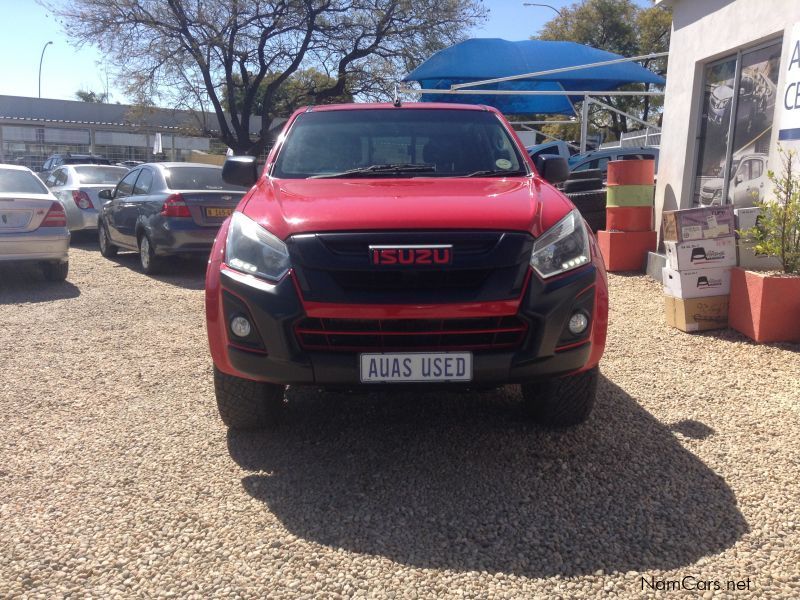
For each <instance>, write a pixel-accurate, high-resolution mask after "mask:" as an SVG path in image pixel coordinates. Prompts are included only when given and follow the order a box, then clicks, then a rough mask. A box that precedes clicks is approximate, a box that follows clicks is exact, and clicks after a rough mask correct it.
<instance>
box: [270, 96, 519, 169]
mask: <svg viewBox="0 0 800 600" xmlns="http://www.w3.org/2000/svg"><path fill="white" fill-rule="evenodd" d="M526 173H527V169H526V167H525V162H524V161H523V159H522V157H521V154H520V152H519V150H518V149H517V147H516V144H515V143H514V141H513V140H512V138H511V136H510V135H509V134H508V132H507V131H506V129H505V127H503V124H502V123H501V121H500V119H498V118H497V116H496V115H495V114H494V113H492V112H488V111H476V110H458V109H453V110H446V109H416V108H414V109H411V108H409V109H402V108H399V109H397V108H394V109H393V108H388V109H369V110H357V109H356V110H332V111H320V112H307V113H303V114H301V115H300V116H299V117H298V118H297V119H296V121H295V122H294V124H293V125H292V127H291V129H290V130H289V133H288V136H287V138H286V141H285V142H284V144H283V147H282V148H281V150H280V152H279V154H278V158H277V160H276V162H275V166H274V168H273V171H272V176H273V177H278V178H285V179H304V178H308V177H315V178H324V177H345V178H347V177H386V176H391V177H464V176H498V177H501V176H504V175H525V174H526Z"/></svg>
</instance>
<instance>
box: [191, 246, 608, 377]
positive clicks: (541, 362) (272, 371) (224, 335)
mask: <svg viewBox="0 0 800 600" xmlns="http://www.w3.org/2000/svg"><path fill="white" fill-rule="evenodd" d="M207 283H211V285H210V287H208V288H207V294H208V296H207V306H206V310H207V318H208V328H209V341H210V344H211V350H212V355H213V357H214V361H215V364H216V365H217V367H218V368H220V369H221V370H223V371H225V372H229V373H230V374H233V375H237V376H240V377H244V378H247V379H253V380H257V381H268V382H272V383H279V384H284V385H291V384H314V385H355V384H358V383H359V382H360V374H359V352H324V351H306V350H303V349H302V348H301V347H300V344H299V342H298V340H297V337H296V335H295V329H294V326H295V324H296V323H297V322H298V320H300V319H302V318H303V317H305V316H306V307H304V304H303V301H302V300H301V298H300V296H299V295H298V291H297V288H296V286H295V283H294V281H293V279H292V276H291V275H290V276H287V277H285V278H284V279H283V280H282V281H281V282H279V283H278V284H276V285H270V284H267V283H265V282H260V281H257V280H253V278H250V277H249V276H246V275H241V274H239V273H237V272H235V271H231V270H228V269H227V268H225V267H224V266H222V265H220V264H219V263H216V262H215V260H214V257H213V256H212V262H211V265H210V267H209V281H208V282H207ZM253 284H255V285H253ZM606 294H607V292H606V287H605V279H604V275H603V273H602V272H600V271H599V270H598V269H597V268H596V266H595V265H594V264H593V265H589V266H587V267H585V268H583V269H580V270H578V271H576V272H574V273H570V274H567V275H566V276H562V277H558V278H556V279H555V280H551V281H548V282H543V281H542V280H540V279H539V278H537V277H536V276H535V275H532V276H531V277H530V279H529V283H528V285H527V286H526V289H525V291H524V293H523V295H522V297H521V298H520V299H519V304H518V307H517V308H516V313H515V314H516V315H517V316H518V317H519V318H521V319H523V320H524V321H525V322H526V323H527V324H528V332H527V334H526V336H525V338H524V341H523V342H522V343H521V344H520V345H519V346H517V347H515V348H514V349H512V350H502V351H499V350H498V351H473V380H472V383H473V384H480V385H493V384H506V383H524V382H528V381H534V380H536V379H543V378H549V377H553V376H558V375H562V374H567V373H571V372H575V371H579V370H582V369H585V368H588V367H591V366H593V364H592V363H594V364H596V362H597V361H598V360H599V356H600V354H601V353H602V346H603V345H604V342H605V327H606V322H605V319H606V312H605V310H606V309H605V307H606V306H607V295H606ZM598 303H600V306H601V308H600V309H598ZM333 306H336V305H333ZM440 308H441V307H440ZM447 309H448V306H446V305H445V306H444V307H443V310H444V311H447ZM578 309H580V310H584V311H585V312H586V313H588V314H589V316H590V317H591V325H590V327H589V328H588V330H587V332H586V333H585V334H583V335H582V336H578V337H574V336H570V335H569V334H568V332H567V330H566V326H567V322H568V321H569V318H570V317H571V316H572V314H573V312H574V311H575V310H578ZM453 310H455V307H453ZM234 314H244V315H245V316H247V317H248V319H249V320H250V321H251V322H252V323H253V325H254V326H255V331H256V333H257V337H255V338H253V339H252V340H250V341H249V343H237V342H234V343H232V342H231V340H232V339H235V338H234V336H233V334H232V333H231V332H230V329H229V325H228V323H229V322H230V319H231V318H232V316H233V315H234ZM361 316H362V314H360V313H359V312H358V311H357V310H355V311H354V312H353V313H352V318H356V319H358V318H360V317H361ZM453 316H456V315H453ZM459 316H463V315H459ZM481 316H483V315H481ZM420 318H422V317H420ZM598 338H602V339H600V340H599V341H598ZM598 345H599V346H600V347H599V352H598ZM365 351H374V350H365ZM409 351H410V350H409ZM425 351H432V352H435V351H436V349H435V348H432V349H426V350H425Z"/></svg>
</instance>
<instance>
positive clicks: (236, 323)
mask: <svg viewBox="0 0 800 600" xmlns="http://www.w3.org/2000/svg"><path fill="white" fill-rule="evenodd" d="M570 323H571V321H570ZM251 330H252V328H251V327H250V321H248V320H247V319H245V318H244V317H242V316H236V317H233V318H232V319H231V331H233V334H234V335H236V336H238V337H242V338H243V337H247V336H248V335H250V331H251Z"/></svg>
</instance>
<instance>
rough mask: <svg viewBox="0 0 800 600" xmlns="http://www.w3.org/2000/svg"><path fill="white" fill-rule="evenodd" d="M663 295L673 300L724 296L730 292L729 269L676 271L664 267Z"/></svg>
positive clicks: (662, 276)
mask: <svg viewBox="0 0 800 600" xmlns="http://www.w3.org/2000/svg"><path fill="white" fill-rule="evenodd" d="M661 278H662V279H661V280H662V282H663V283H664V293H666V294H667V295H669V296H674V297H675V298H708V297H709V296H725V295H727V294H729V293H730V291H731V269H730V267H715V268H713V269H693V270H690V271H676V270H675V269H670V268H669V267H664V269H663V270H662V271H661Z"/></svg>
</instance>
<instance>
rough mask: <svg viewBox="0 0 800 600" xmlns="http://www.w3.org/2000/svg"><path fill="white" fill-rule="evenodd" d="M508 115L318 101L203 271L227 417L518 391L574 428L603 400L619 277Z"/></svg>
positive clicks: (451, 107) (254, 184) (228, 169)
mask: <svg viewBox="0 0 800 600" xmlns="http://www.w3.org/2000/svg"><path fill="white" fill-rule="evenodd" d="M567 174H568V168H567V165H566V161H565V160H564V159H563V158H561V157H554V156H541V157H538V158H537V160H536V161H533V160H532V159H531V158H530V157H529V156H528V154H527V153H526V152H525V149H524V147H523V146H522V144H521V143H520V141H519V139H518V138H517V136H516V135H515V134H514V132H513V130H512V128H511V127H510V126H509V124H508V122H506V120H505V119H504V118H503V116H502V115H501V114H500V113H499V112H497V111H496V110H494V109H492V108H489V107H483V106H472V105H469V106H467V105H463V106H462V105H455V104H435V103H414V104H402V105H400V104H399V103H395V104H348V105H329V106H319V107H307V108H303V109H301V110H298V111H297V112H296V113H295V114H294V115H293V116H292V117H291V118H290V119H289V121H288V122H287V124H286V126H285V129H284V130H283V132H282V133H281V135H280V136H279V138H278V140H277V143H276V144H275V146H274V147H273V148H272V150H271V152H270V154H269V156H268V157H267V161H266V165H265V166H264V169H263V172H261V173H258V171H257V168H256V163H255V159H254V158H252V157H231V158H229V159H228V160H227V161H226V164H225V166H224V172H223V177H224V178H225V180H226V181H227V182H228V183H232V184H236V185H244V186H248V187H250V188H251V189H250V191H249V192H248V193H247V194H246V195H245V196H244V198H243V199H242V201H241V202H240V203H239V205H238V207H237V208H236V210H235V211H234V213H233V214H232V216H231V217H230V218H228V219H227V220H226V221H225V222H224V223H223V225H222V227H221V229H220V232H219V234H218V236H217V238H216V241H215V243H214V247H213V249H212V252H211V257H210V261H209V265H208V271H207V276H206V317H207V325H208V338H209V344H210V350H211V355H212V358H213V361H214V381H215V392H216V398H217V403H218V407H219V412H220V415H221V417H222V420H223V421H224V423H225V424H226V425H227V426H228V427H231V428H237V429H238V428H262V427H265V426H268V425H270V424H271V423H272V422H273V420H274V419H275V418H276V416H277V414H278V411H280V410H281V406H282V404H283V401H284V386H286V385H304V384H308V385H314V386H322V387H325V386H336V387H352V386H360V385H364V386H397V385H403V384H408V385H439V386H445V387H458V386H462V387H470V388H471V387H486V386H497V385H505V384H521V390H522V398H523V399H524V402H525V405H526V407H527V408H528V409H529V413H530V415H531V416H532V418H533V419H535V420H536V421H538V422H540V423H542V424H545V425H550V426H565V425H573V424H576V423H579V422H581V421H583V420H585V419H586V417H587V416H588V415H589V413H590V411H591V409H592V406H593V403H594V398H595V392H596V388H597V380H598V363H599V361H600V358H601V356H602V354H603V349H604V347H605V339H606V326H607V316H608V292H607V286H606V274H605V270H604V267H603V262H602V258H601V257H600V253H599V251H598V247H597V244H596V242H595V239H594V237H593V235H592V233H591V231H590V230H589V229H588V228H587V226H586V223H585V222H584V220H583V219H582V218H581V215H580V214H579V213H578V211H577V210H576V209H575V207H574V206H573V205H572V204H571V203H570V201H569V200H568V199H567V198H566V197H565V196H564V195H563V194H562V193H560V192H559V191H558V190H556V189H555V188H554V187H553V186H552V184H554V183H558V182H560V181H563V180H564V179H565V178H566V176H567Z"/></svg>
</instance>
